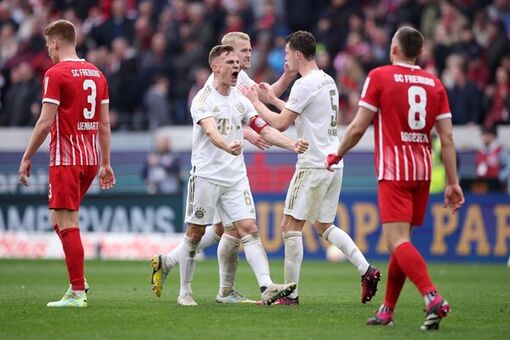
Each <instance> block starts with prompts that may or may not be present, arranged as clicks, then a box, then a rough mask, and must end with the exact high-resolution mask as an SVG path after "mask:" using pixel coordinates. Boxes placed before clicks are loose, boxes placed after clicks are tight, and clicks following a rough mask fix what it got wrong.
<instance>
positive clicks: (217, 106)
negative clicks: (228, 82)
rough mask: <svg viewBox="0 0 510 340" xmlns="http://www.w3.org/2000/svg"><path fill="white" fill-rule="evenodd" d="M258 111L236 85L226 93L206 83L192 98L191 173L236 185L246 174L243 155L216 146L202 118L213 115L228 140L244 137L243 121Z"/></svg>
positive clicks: (221, 182)
mask: <svg viewBox="0 0 510 340" xmlns="http://www.w3.org/2000/svg"><path fill="white" fill-rule="evenodd" d="M256 115H257V112H256V111H255V108H254V107H253V105H252V104H251V103H250V101H249V100H248V99H247V98H246V97H245V96H243V94H242V93H241V92H239V90H237V89H236V88H231V90H230V94H229V95H228V96H223V95H221V94H220V93H218V91H216V90H215V89H214V87H213V86H212V85H207V84H206V85H205V86H204V87H203V88H202V89H201V90H200V91H199V92H198V93H197V95H196V96H195V98H193V101H192V103H191V117H192V118H193V144H192V149H191V166H192V168H191V174H192V175H195V176H199V177H203V178H207V179H208V180H210V181H211V182H212V183H215V184H218V185H224V186H230V185H233V184H235V183H237V182H239V181H240V180H242V179H243V178H244V177H246V166H245V164H244V155H243V152H241V154H240V155H238V156H234V155H231V154H229V153H227V152H226V151H224V150H221V149H219V148H218V147H216V146H214V145H213V144H212V142H211V141H210V140H209V138H208V137H207V135H206V134H205V132H204V131H203V130H202V128H201V127H200V125H199V124H198V123H199V122H200V120H201V119H204V118H207V117H214V120H215V121H216V124H217V127H218V131H219V132H220V134H222V135H223V137H225V139H226V140H227V141H228V142H232V141H234V140H238V141H241V142H242V141H243V128H242V125H243V123H245V124H248V123H249V122H250V120H251V119H252V118H253V117H254V116H256Z"/></svg>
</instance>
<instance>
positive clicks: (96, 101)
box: [43, 60, 109, 166]
mask: <svg viewBox="0 0 510 340" xmlns="http://www.w3.org/2000/svg"><path fill="white" fill-rule="evenodd" d="M43 85H44V94H43V103H45V102H46V103H52V104H56V105H58V113H57V116H56V118H55V122H54V123H53V126H52V130H51V143H50V165H52V166H59V165H97V164H98V153H97V146H96V135H97V132H98V129H99V115H100V112H101V104H105V103H108V102H109V100H108V86H107V84H106V79H105V77H104V75H103V74H102V72H101V71H99V70H98V69H97V67H95V66H94V65H92V64H90V63H88V62H86V61H84V60H68V61H62V62H59V63H57V64H56V65H54V66H53V67H52V68H50V69H49V70H48V71H47V72H46V74H45V77H44V84H43Z"/></svg>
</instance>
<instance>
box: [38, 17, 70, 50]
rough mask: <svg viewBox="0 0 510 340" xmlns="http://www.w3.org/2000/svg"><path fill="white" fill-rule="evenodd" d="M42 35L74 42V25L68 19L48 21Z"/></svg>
mask: <svg viewBox="0 0 510 340" xmlns="http://www.w3.org/2000/svg"><path fill="white" fill-rule="evenodd" d="M44 35H45V36H48V37H51V38H58V39H61V40H63V41H65V42H68V43H70V44H75V43H76V32H75V30H74V25H73V23H72V22H70V21H69V20H64V19H60V20H57V21H54V22H52V23H50V24H49V25H48V26H46V28H45V30H44Z"/></svg>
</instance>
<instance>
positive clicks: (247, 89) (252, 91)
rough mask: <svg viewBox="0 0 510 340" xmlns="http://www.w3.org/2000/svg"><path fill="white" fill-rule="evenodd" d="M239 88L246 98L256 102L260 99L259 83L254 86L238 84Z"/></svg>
mask: <svg viewBox="0 0 510 340" xmlns="http://www.w3.org/2000/svg"><path fill="white" fill-rule="evenodd" d="M237 88H238V89H239V91H241V93H242V94H243V95H244V96H245V97H246V98H248V100H249V101H250V102H252V103H254V102H256V101H258V100H259V94H258V93H257V85H256V84H255V85H253V86H244V85H239V86H237Z"/></svg>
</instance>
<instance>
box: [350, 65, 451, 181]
mask: <svg viewBox="0 0 510 340" xmlns="http://www.w3.org/2000/svg"><path fill="white" fill-rule="evenodd" d="M359 105H360V106H362V107H364V108H367V109H369V110H371V111H374V112H376V115H375V120H374V130H375V134H374V135H375V166H376V173H377V179H378V180H389V181H430V178H431V156H430V149H431V143H430V142H431V140H430V130H432V128H433V127H434V124H435V122H436V121H437V120H439V119H445V118H451V116H452V115H451V113H450V107H449V105H448V97H447V95H446V91H445V89H444V86H443V85H442V84H441V82H440V81H439V79H437V78H436V77H435V76H434V75H432V74H430V73H429V72H427V71H424V70H422V69H421V68H420V67H419V66H417V65H409V64H395V65H387V66H382V67H378V68H376V69H374V70H372V71H371V72H370V73H369V74H368V77H367V79H366V80H365V84H364V86H363V90H362V93H361V99H360V101H359Z"/></svg>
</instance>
